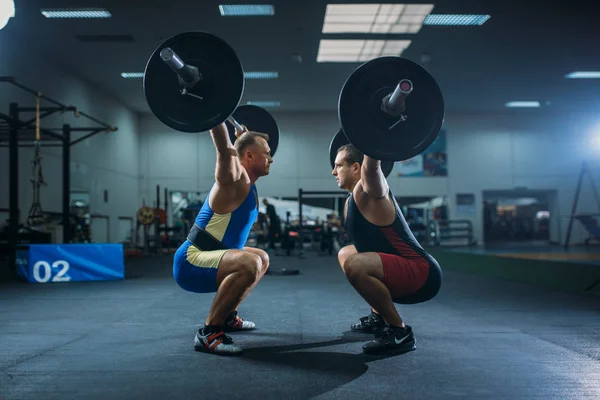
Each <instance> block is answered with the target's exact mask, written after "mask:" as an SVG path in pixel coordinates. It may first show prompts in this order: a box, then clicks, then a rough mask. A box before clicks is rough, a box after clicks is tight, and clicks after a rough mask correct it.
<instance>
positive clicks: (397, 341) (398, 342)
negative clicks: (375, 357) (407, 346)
mask: <svg viewBox="0 0 600 400" xmlns="http://www.w3.org/2000/svg"><path fill="white" fill-rule="evenodd" d="M409 336H410V334H408V335H406V336H404V337H403V338H402V339H397V338H396V337H394V342H395V343H396V344H400V343H402V342H403V341H404V339H406V338H407V337H409Z"/></svg>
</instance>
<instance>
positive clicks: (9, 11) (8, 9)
mask: <svg viewBox="0 0 600 400" xmlns="http://www.w3.org/2000/svg"><path fill="white" fill-rule="evenodd" d="M14 16H15V3H14V1H12V0H8V2H6V1H5V2H4V4H3V5H2V7H0V29H3V28H4V27H5V26H6V24H8V20H9V19H11V18H14Z"/></svg>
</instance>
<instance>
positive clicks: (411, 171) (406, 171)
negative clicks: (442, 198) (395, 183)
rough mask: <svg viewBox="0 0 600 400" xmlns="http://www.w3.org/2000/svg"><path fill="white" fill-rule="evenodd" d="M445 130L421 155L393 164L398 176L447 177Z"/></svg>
mask: <svg viewBox="0 0 600 400" xmlns="http://www.w3.org/2000/svg"><path fill="white" fill-rule="evenodd" d="M447 163H448V154H447V151H446V130H444V129H442V130H441V131H440V134H439V135H438V137H437V138H436V139H435V141H434V142H433V143H432V144H431V146H429V147H428V148H427V149H426V150H425V151H424V152H423V153H421V154H419V155H418V156H416V157H413V158H411V159H410V160H405V161H398V162H396V164H395V168H396V172H397V173H398V176H448V165H447Z"/></svg>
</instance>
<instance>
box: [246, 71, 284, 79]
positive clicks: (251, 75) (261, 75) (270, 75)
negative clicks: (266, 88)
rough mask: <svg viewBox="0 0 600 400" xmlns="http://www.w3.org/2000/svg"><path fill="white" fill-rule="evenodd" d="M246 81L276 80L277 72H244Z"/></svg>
mask: <svg viewBox="0 0 600 400" xmlns="http://www.w3.org/2000/svg"><path fill="white" fill-rule="evenodd" d="M244 77H245V78H246V79H277V78H279V72H275V71H249V72H244Z"/></svg>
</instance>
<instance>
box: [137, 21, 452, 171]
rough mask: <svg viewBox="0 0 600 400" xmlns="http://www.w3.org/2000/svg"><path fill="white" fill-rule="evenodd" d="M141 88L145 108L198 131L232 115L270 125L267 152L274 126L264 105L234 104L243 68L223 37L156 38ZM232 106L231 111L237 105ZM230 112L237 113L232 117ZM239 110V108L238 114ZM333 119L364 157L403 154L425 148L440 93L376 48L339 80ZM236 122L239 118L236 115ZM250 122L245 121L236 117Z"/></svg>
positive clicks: (419, 70) (440, 116) (440, 110)
mask: <svg viewBox="0 0 600 400" xmlns="http://www.w3.org/2000/svg"><path fill="white" fill-rule="evenodd" d="M144 92H145V95H146V100H147V102H148V105H149V106H150V109H151V110H152V112H153V113H154V114H155V115H156V116H157V118H158V119H159V120H160V121H162V122H163V123H164V124H166V125H167V126H169V127H171V128H173V129H176V130H179V131H183V132H204V131H207V130H210V129H211V128H213V127H215V126H216V125H218V124H220V123H222V122H225V121H227V122H228V123H229V124H228V126H230V128H229V131H230V136H232V138H235V135H234V134H233V132H232V129H231V127H232V126H236V127H237V128H238V129H241V124H240V123H239V122H238V120H237V119H238V118H239V119H240V120H242V118H247V116H248V115H252V117H250V118H249V120H261V121H265V122H264V123H265V124H267V125H268V126H270V129H272V131H268V130H267V128H265V129H262V130H261V131H262V132H264V133H266V134H268V135H269V146H270V147H271V154H274V153H275V151H276V150H277V146H278V144H279V128H278V127H277V124H276V123H273V122H274V120H273V118H272V117H271V116H270V114H269V113H268V112H266V110H262V109H261V110H262V111H258V110H259V108H256V106H254V108H248V107H245V108H243V110H244V111H242V107H244V106H241V107H238V106H239V103H240V99H241V97H242V94H243V92H244V70H243V67H242V64H241V62H240V60H239V58H238V57H237V55H236V53H235V51H234V50H233V48H232V47H231V46H229V45H228V44H227V43H226V42H225V41H224V40H222V39H220V38H218V37H216V36H214V35H211V34H209V33H205V32H184V33H180V34H177V35H175V36H173V37H171V38H169V39H167V40H166V41H164V42H163V43H161V44H160V45H159V46H158V47H157V48H156V50H155V51H154V53H153V54H152V56H151V57H150V59H149V60H148V63H147V65H146V70H145V73H144ZM238 109H239V112H238ZM237 114H240V116H239V117H238V116H237ZM241 115H245V116H244V117H242V116H241ZM338 119H339V122H340V126H341V129H342V131H343V133H344V135H345V137H346V138H347V139H348V141H349V142H350V143H352V144H353V145H354V146H355V147H356V148H357V149H358V150H360V151H361V152H363V153H364V154H366V155H367V156H369V157H372V158H375V159H378V160H381V161H403V160H407V159H410V158H412V157H414V156H416V155H418V154H420V153H422V152H423V151H424V150H425V149H427V148H428V147H429V146H430V145H431V144H432V143H433V141H434V140H435V139H436V138H437V136H438V134H439V132H440V129H441V127H442V124H443V121H444V98H443V95H442V92H441V90H440V88H439V86H438V84H437V82H436V80H435V79H434V78H433V76H432V75H431V74H430V73H429V72H428V71H427V70H425V69H424V68H423V67H421V66H420V65H418V64H416V63H414V62H412V61H410V60H407V59H405V58H402V57H395V56H384V57H379V58H375V59H373V60H371V61H367V62H365V63H364V64H362V65H361V66H359V67H358V68H357V69H356V70H354V71H353V73H352V74H351V75H350V77H349V78H348V79H347V80H346V82H345V83H344V85H343V87H342V90H341V92H340V95H339V100H338ZM242 123H244V121H243V120H242ZM244 125H246V126H247V127H248V128H249V129H251V130H258V129H255V128H254V127H253V126H252V124H251V123H244Z"/></svg>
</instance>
